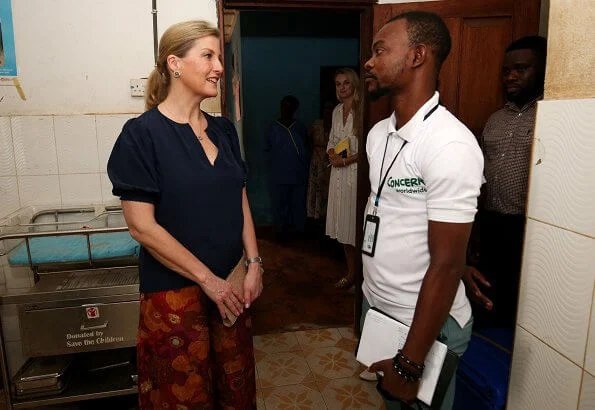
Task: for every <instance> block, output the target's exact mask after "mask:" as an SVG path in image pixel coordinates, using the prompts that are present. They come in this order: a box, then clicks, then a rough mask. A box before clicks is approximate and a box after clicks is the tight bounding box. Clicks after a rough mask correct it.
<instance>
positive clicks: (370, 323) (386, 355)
mask: <svg viewBox="0 0 595 410" xmlns="http://www.w3.org/2000/svg"><path fill="white" fill-rule="evenodd" d="M408 333H409V327H408V326H406V325H404V324H402V323H401V322H398V321H396V320H394V319H392V318H390V317H388V316H386V315H383V314H382V313H380V312H378V311H376V310H372V309H370V310H368V313H367V314H366V321H365V322H364V328H363V330H362V337H361V339H360V342H359V348H358V350H357V357H356V359H357V361H358V362H360V363H362V364H363V365H365V366H368V367H369V366H370V365H371V364H372V363H376V362H378V361H380V360H385V359H392V358H393V357H395V354H397V350H399V349H401V348H402V347H403V345H404V344H405V340H406V339H407V334H408ZM446 352H447V347H446V345H445V344H444V343H440V342H438V341H436V342H434V344H433V345H432V348H431V349H430V352H429V353H428V355H427V356H426V361H425V365H426V367H425V369H424V374H423V377H422V379H421V381H420V385H419V392H418V393H417V398H418V399H419V400H421V401H422V402H424V403H425V404H427V405H428V406H429V405H431V403H432V398H433V397H434V391H435V390H436V384H437V383H438V378H439V376H440V372H441V371H442V365H443V364H444V358H445V357H446Z"/></svg>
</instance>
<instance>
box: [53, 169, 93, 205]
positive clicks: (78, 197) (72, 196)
mask: <svg viewBox="0 0 595 410" xmlns="http://www.w3.org/2000/svg"><path fill="white" fill-rule="evenodd" d="M99 178H100V176H99V174H72V175H60V190H61V192H62V204H63V205H91V204H99V203H101V182H100V179H99Z"/></svg>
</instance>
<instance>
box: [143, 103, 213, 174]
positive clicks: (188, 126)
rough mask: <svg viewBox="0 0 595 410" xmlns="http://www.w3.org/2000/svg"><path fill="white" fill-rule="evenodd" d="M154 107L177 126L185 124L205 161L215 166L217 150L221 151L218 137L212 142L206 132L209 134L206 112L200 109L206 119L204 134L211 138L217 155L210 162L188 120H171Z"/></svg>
mask: <svg viewBox="0 0 595 410" xmlns="http://www.w3.org/2000/svg"><path fill="white" fill-rule="evenodd" d="M155 109H156V110H157V112H158V113H159V114H161V116H162V117H163V118H165V119H167V120H168V121H170V122H172V123H174V124H176V125H179V126H185V127H186V128H188V129H189V130H190V133H191V134H192V137H193V138H194V142H195V143H196V144H198V146H200V150H201V152H202V154H203V156H204V158H205V159H206V160H207V163H208V164H209V165H210V166H211V168H215V164H216V163H217V160H218V159H219V151H221V149H220V147H219V138H217V143H215V142H214V140H213V138H211V137H210V136H209V135H208V134H209V126H210V124H209V118H208V117H207V114H206V113H205V112H204V111H202V110H201V112H202V115H204V116H205V120H206V121H207V127H206V128H205V135H207V136H208V137H209V139H210V140H211V142H212V143H213V145H214V146H215V147H216V148H217V155H215V158H213V162H211V160H210V159H209V156H208V155H207V151H205V148H204V147H203V145H202V144H201V142H200V140H199V139H198V136H197V135H196V133H195V132H194V130H193V129H192V126H191V125H190V123H188V122H177V121H175V120H172V119H171V118H169V117H168V116H167V115H165V113H163V112H161V110H160V109H159V108H158V107H155Z"/></svg>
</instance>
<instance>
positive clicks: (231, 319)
mask: <svg viewBox="0 0 595 410" xmlns="http://www.w3.org/2000/svg"><path fill="white" fill-rule="evenodd" d="M247 272H248V268H247V267H246V256H245V255H242V257H241V258H240V261H239V262H238V264H237V265H236V266H235V268H233V270H232V271H231V273H230V274H229V276H227V278H226V279H225V280H226V281H228V282H229V283H230V284H231V287H232V288H233V289H234V290H235V291H236V292H238V293H239V294H240V295H243V294H244V279H245V278H246V273H247ZM225 316H226V317H225V318H224V319H223V324H224V325H225V326H227V327H232V326H233V325H234V323H235V322H236V320H237V319H238V317H237V316H236V315H235V314H234V313H233V312H232V311H231V310H229V309H228V308H227V306H225Z"/></svg>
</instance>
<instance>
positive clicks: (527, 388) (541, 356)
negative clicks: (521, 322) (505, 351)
mask: <svg viewBox="0 0 595 410" xmlns="http://www.w3.org/2000/svg"><path fill="white" fill-rule="evenodd" d="M581 375H582V370H581V368H580V367H578V366H576V365H575V364H573V363H572V362H571V361H569V360H567V359H566V358H564V357H563V356H562V355H560V354H559V353H558V352H556V351H555V350H553V349H551V348H550V347H549V346H547V345H546V344H544V343H542V342H541V341H540V340H539V339H537V338H536V337H535V336H533V335H531V334H530V333H529V332H527V331H526V330H524V329H523V328H521V327H520V326H517V331H516V338H515V345H514V353H513V359H512V368H511V376H510V387H509V392H508V407H507V408H509V409H514V410H535V409H540V410H560V409H575V408H576V406H577V404H578V395H579V389H580V383H581Z"/></svg>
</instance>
